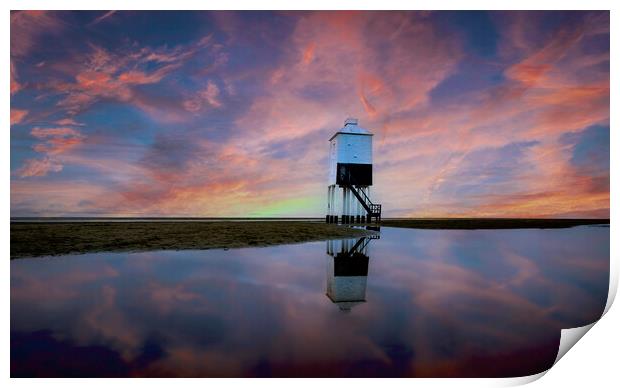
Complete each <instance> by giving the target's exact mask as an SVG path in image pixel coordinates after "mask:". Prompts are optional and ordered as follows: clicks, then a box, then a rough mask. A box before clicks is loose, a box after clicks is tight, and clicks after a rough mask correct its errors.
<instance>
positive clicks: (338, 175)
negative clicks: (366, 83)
mask: <svg viewBox="0 0 620 388" xmlns="http://www.w3.org/2000/svg"><path fill="white" fill-rule="evenodd" d="M370 186H372V133H370V131H368V130H367V129H364V128H362V127H360V126H358V125H357V119H353V118H348V119H346V120H345V122H344V127H342V128H341V129H340V130H338V132H336V133H335V134H334V136H332V137H331V139H329V179H328V187H327V215H326V216H325V221H326V222H328V223H338V219H339V218H340V220H341V222H342V223H359V222H371V220H372V219H373V218H374V219H375V220H376V221H379V220H380V219H381V205H379V204H374V203H372V202H371V200H370Z"/></svg>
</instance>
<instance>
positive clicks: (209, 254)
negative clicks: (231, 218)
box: [11, 226, 609, 377]
mask: <svg viewBox="0 0 620 388" xmlns="http://www.w3.org/2000/svg"><path fill="white" fill-rule="evenodd" d="M379 237H380V238H375V239H370V238H362V239H359V240H358V239H349V240H335V241H334V240H332V241H327V242H312V243H304V244H297V245H282V246H275V247H267V248H245V249H231V250H206V251H156V252H143V253H97V254H85V255H76V256H60V257H47V258H30V259H19V260H13V261H11V376H12V377H21V376H30V377H51V376H64V377H73V376H84V377H89V376H171V377H172V376H196V377H219V376H231V377H243V376H295V377H328V376H335V377H339V376H342V377H365V376H386V377H416V376H421V377H422V376H423V377H509V376H524V375H530V374H534V373H538V372H541V371H543V370H546V369H548V368H549V367H551V366H552V364H553V361H554V360H555V357H556V354H557V351H558V345H559V340H560V330H561V329H563V328H570V327H576V326H582V325H586V324H589V323H592V322H593V321H595V320H597V319H598V318H599V317H600V315H601V314H602V312H603V309H604V306H605V303H606V300H607V292H608V284H609V228H608V227H605V226H602V227H601V226H582V227H574V228H570V229H549V230H540V229H518V230H415V229H399V228H381V232H380V236H379Z"/></svg>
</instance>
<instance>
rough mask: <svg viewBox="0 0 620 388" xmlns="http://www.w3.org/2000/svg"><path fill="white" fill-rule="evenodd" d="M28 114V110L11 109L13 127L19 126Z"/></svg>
mask: <svg viewBox="0 0 620 388" xmlns="http://www.w3.org/2000/svg"><path fill="white" fill-rule="evenodd" d="M27 114H28V111H27V110H23V109H11V125H15V124H19V123H21V122H22V120H23V119H24V117H26V115H27Z"/></svg>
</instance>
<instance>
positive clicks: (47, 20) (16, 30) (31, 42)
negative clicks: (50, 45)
mask: <svg viewBox="0 0 620 388" xmlns="http://www.w3.org/2000/svg"><path fill="white" fill-rule="evenodd" d="M64 27H65V24H64V23H63V22H62V21H61V20H60V19H59V18H58V17H57V14H56V13H55V12H53V11H15V12H11V57H12V58H18V57H23V56H25V55H27V54H28V53H29V52H30V51H31V50H32V48H33V47H34V46H35V45H36V44H37V40H38V39H39V38H40V37H41V36H42V35H43V34H56V33H58V32H60V31H61V30H62V29H64Z"/></svg>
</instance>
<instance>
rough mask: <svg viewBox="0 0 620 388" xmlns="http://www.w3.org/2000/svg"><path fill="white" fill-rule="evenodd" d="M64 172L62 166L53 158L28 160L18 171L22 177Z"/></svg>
mask: <svg viewBox="0 0 620 388" xmlns="http://www.w3.org/2000/svg"><path fill="white" fill-rule="evenodd" d="M59 171H62V164H60V163H59V162H58V161H55V160H53V159H51V158H47V157H46V158H43V159H28V160H26V161H25V162H24V165H23V166H22V167H21V168H20V169H19V170H17V175H19V176H20V177H32V176H44V175H47V174H48V173H50V172H59Z"/></svg>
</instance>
